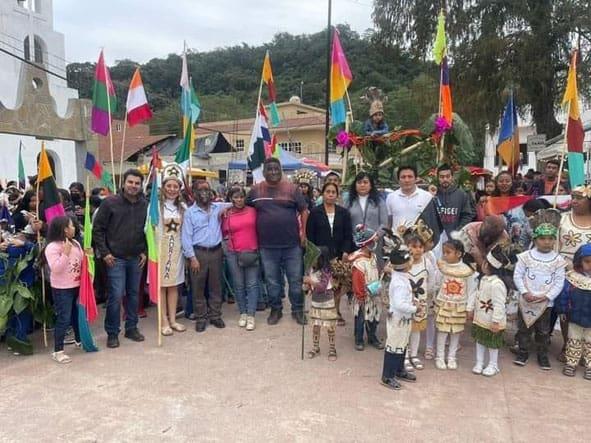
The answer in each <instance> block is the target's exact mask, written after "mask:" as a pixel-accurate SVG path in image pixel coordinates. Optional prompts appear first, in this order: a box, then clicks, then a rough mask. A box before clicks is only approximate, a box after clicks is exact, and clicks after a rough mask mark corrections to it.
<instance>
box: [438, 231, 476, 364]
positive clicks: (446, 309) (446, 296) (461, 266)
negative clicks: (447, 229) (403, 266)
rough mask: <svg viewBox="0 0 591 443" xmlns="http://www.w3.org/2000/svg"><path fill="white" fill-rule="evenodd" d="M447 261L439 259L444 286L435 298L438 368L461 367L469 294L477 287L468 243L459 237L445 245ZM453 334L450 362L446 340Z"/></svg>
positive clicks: (444, 253)
mask: <svg viewBox="0 0 591 443" xmlns="http://www.w3.org/2000/svg"><path fill="white" fill-rule="evenodd" d="M442 249H443V260H442V261H440V262H439V271H440V272H441V274H442V278H441V288H440V289H439V292H438V293H437V297H436V298H435V309H436V314H435V326H436V328H437V354H436V356H435V367H436V368H437V369H457V368H458V363H457V360H456V353H457V351H458V346H459V344H460V336H461V334H462V331H464V325H465V323H466V305H467V302H468V297H469V296H470V294H472V293H473V292H474V290H475V289H476V279H475V273H474V269H473V268H472V267H471V266H469V265H468V264H467V263H466V261H468V260H467V257H466V254H465V252H464V251H465V249H464V245H463V244H462V242H461V241H459V240H455V239H453V240H448V241H446V242H445V243H444V244H443V248H442ZM448 337H449V349H448V355H447V363H446V359H445V342H446V340H447V338H448Z"/></svg>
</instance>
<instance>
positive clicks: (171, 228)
mask: <svg viewBox="0 0 591 443" xmlns="http://www.w3.org/2000/svg"><path fill="white" fill-rule="evenodd" d="M182 224H183V218H182V213H181V211H180V210H179V208H178V207H177V206H176V205H175V204H174V202H173V201H171V200H166V201H165V202H164V204H163V205H162V235H161V239H160V286H161V287H163V288H167V287H172V286H177V285H180V284H181V283H183V282H184V281H185V258H184V257H183V254H182V251H181V226H182Z"/></svg>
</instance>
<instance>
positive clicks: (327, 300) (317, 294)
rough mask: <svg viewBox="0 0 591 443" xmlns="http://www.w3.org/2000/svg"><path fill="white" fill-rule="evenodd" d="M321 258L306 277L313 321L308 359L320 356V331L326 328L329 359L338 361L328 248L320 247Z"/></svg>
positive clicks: (335, 319)
mask: <svg viewBox="0 0 591 443" xmlns="http://www.w3.org/2000/svg"><path fill="white" fill-rule="evenodd" d="M318 249H319V250H320V256H319V257H318V260H317V261H316V263H315V264H314V266H313V267H312V271H311V272H310V275H308V276H306V277H304V280H303V281H304V286H305V288H304V289H305V290H307V291H308V293H309V294H311V299H312V302H311V305H310V320H311V321H312V350H311V351H309V352H308V358H314V357H316V356H317V355H318V354H320V331H321V329H322V328H323V327H324V328H326V332H327V334H328V346H329V349H328V359H329V360H330V361H335V360H336V359H337V349H336V345H335V335H336V327H337V318H338V316H337V308H336V305H335V298H334V294H333V287H332V273H331V265H330V252H329V250H328V248H327V247H325V246H320V247H319V248H318Z"/></svg>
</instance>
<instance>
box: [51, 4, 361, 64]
mask: <svg viewBox="0 0 591 443" xmlns="http://www.w3.org/2000/svg"><path fill="white" fill-rule="evenodd" d="M332 4H333V13H332V22H333V24H336V23H348V24H349V25H350V26H351V27H352V28H353V29H354V30H356V31H358V32H359V33H363V31H365V30H366V29H367V28H371V27H372V22H371V11H372V0H333V1H332ZM53 5H54V28H55V30H56V31H59V32H62V33H64V34H65V37H66V59H67V60H68V61H69V62H82V61H95V60H96V58H97V56H98V51H99V48H100V47H101V46H104V47H105V56H106V57H107V63H109V64H112V63H113V62H114V61H115V60H119V59H123V58H129V59H132V60H134V61H137V62H142V63H143V62H146V61H148V60H150V59H152V58H155V57H165V56H166V55H167V54H169V53H171V52H175V53H180V52H181V51H182V47H183V40H186V41H187V45H188V46H189V47H190V48H193V49H196V50H198V51H207V50H210V49H214V48H219V47H225V46H232V45H236V44H241V43H242V42H245V43H247V44H249V45H258V44H261V43H265V42H268V41H270V40H271V39H272V38H273V35H275V34H276V33H278V32H289V33H292V34H302V33H314V32H318V31H320V30H322V29H323V28H324V27H326V20H327V7H328V6H327V5H328V0H94V1H81V0H54V2H53Z"/></svg>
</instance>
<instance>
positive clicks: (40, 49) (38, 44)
mask: <svg viewBox="0 0 591 443" xmlns="http://www.w3.org/2000/svg"><path fill="white" fill-rule="evenodd" d="M33 43H34V45H35V63H39V64H42V63H43V55H44V54H45V53H46V52H47V50H46V49H45V43H44V42H43V40H42V39H41V37H39V36H38V35H36V36H35V37H34V38H33Z"/></svg>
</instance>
